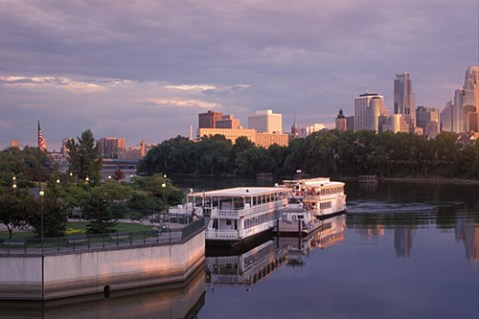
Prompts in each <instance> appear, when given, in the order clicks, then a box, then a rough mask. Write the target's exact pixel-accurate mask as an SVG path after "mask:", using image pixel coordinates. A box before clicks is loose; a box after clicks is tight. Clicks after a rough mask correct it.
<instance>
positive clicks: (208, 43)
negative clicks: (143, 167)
mask: <svg viewBox="0 0 479 319" xmlns="http://www.w3.org/2000/svg"><path fill="white" fill-rule="evenodd" d="M0 5H1V6H2V7H3V10H2V11H1V12H0V27H1V28H2V46H0V61H1V62H0V96H1V99H0V101H1V102H0V110H1V114H2V115H1V116H0V132H1V134H0V147H1V148H2V149H3V148H5V147H7V146H8V144H9V143H10V141H11V140H13V139H15V140H18V141H20V143H21V144H22V145H30V146H35V145H36V143H37V141H36V138H37V131H36V121H37V120H40V122H41V125H42V133H43V136H44V138H45V139H46V140H47V143H48V144H47V145H48V148H49V149H56V150H59V149H60V146H61V141H62V139H63V138H64V137H75V136H79V135H80V134H81V132H82V131H84V130H86V129H92V131H93V132H94V134H95V137H96V138H101V137H104V136H121V137H124V138H125V139H126V140H127V141H128V142H129V144H130V143H131V144H137V143H138V142H139V141H141V140H145V142H146V143H147V144H156V143H159V142H161V141H163V140H165V139H168V138H170V137H174V136H176V135H183V136H188V135H189V131H190V126H192V127H193V129H196V128H197V114H198V113H203V112H206V111H208V110H213V111H217V112H222V113H223V114H234V115H235V117H236V118H238V119H239V120H240V121H241V123H247V118H248V116H251V115H253V114H254V113H255V111H256V110H265V109H272V110H273V111H274V112H275V113H280V114H282V115H283V132H289V128H290V127H291V125H292V124H293V122H295V120H296V123H298V124H299V125H300V126H306V125H311V124H313V123H325V124H326V125H327V127H328V128H333V127H334V121H335V118H336V116H337V113H338V110H339V109H340V108H341V109H343V110H344V113H345V115H353V114H354V98H355V97H356V96H357V95H358V94H361V93H363V92H377V93H378V94H380V95H382V96H384V104H385V106H387V107H388V109H389V110H390V112H391V113H392V112H393V110H394V107H393V98H394V91H393V84H394V78H395V75H396V74H401V73H410V74H411V78H412V79H413V83H414V84H413V91H414V93H415V98H416V105H423V106H426V107H437V108H439V109H443V108H444V106H445V104H446V103H447V101H449V100H450V99H452V98H454V92H455V90H456V89H459V88H461V87H462V85H463V83H464V72H465V70H466V68H467V67H468V66H470V65H479V61H478V59H479V58H478V56H479V43H478V41H479V40H478V39H479V35H478V33H479V31H478V29H479V28H478V23H479V22H478V20H479V18H478V16H477V12H478V9H479V4H478V3H477V1H472V0H461V1H459V2H453V3H450V2H449V1H434V3H433V4H432V3H430V2H429V1H424V2H420V3H418V2H417V1H402V2H401V3H387V4H385V3H384V2H379V1H376V0H371V1H367V2H351V1H339V2H335V3H330V2H325V1H304V2H302V3H301V5H297V4H292V3H289V2H283V1H279V2H277V1H276V2H269V1H256V2H240V3H234V4H229V3H223V2H216V1H201V2H188V1H186V2H145V1H138V2H132V3H130V2H128V3H123V2H122V3H118V2H113V1H106V2H102V3H101V4H96V6H92V5H91V4H90V3H87V2H83V1H69V2H62V1H49V2H28V1H2V2H1V4H0ZM439 22H440V23H439Z"/></svg>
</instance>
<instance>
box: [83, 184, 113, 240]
mask: <svg viewBox="0 0 479 319" xmlns="http://www.w3.org/2000/svg"><path fill="white" fill-rule="evenodd" d="M82 211H83V213H84V215H85V217H86V219H87V220H88V225H87V232H88V233H90V234H103V233H111V232H113V231H114V226H115V221H114V219H113V209H112V201H111V199H110V198H109V197H108V195H107V194H106V193H105V192H104V190H103V189H100V188H99V187H95V188H92V189H91V190H89V192H88V195H87V197H86V199H85V200H84V201H83V203H82Z"/></svg>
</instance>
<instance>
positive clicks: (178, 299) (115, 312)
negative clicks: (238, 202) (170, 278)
mask: <svg viewBox="0 0 479 319" xmlns="http://www.w3.org/2000/svg"><path fill="white" fill-rule="evenodd" d="M204 303H205V274H204V269H203V267H199V268H198V270H197V271H196V272H195V274H193V275H192V276H191V277H190V278H189V279H188V280H187V281H186V282H184V283H183V284H176V285H162V286H156V287H147V288H145V287H139V288H138V289H130V290H125V291H118V292H114V293H113V292H112V293H111V296H110V297H109V298H105V297H104V296H103V295H101V296H98V295H95V296H83V297H76V298H67V299H58V300H52V301H45V302H43V303H42V302H37V301H35V302H26V301H0V309H1V310H0V318H48V319H56V318H62V319H64V318H89V319H95V318H115V319H121V318H138V319H150V318H195V317H196V316H197V314H198V313H199V311H200V309H201V308H202V307H203V305H204Z"/></svg>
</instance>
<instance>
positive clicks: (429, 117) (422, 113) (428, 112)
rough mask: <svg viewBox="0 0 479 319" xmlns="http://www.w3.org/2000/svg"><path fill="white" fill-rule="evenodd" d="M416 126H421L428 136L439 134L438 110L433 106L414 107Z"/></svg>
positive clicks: (432, 136)
mask: <svg viewBox="0 0 479 319" xmlns="http://www.w3.org/2000/svg"><path fill="white" fill-rule="evenodd" d="M416 127H419V128H422V130H423V134H424V135H426V136H427V137H428V138H435V137H436V135H437V134H439V110H438V109H437V108H435V107H424V106H418V107H417V108H416Z"/></svg>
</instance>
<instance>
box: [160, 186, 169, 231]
mask: <svg viewBox="0 0 479 319" xmlns="http://www.w3.org/2000/svg"><path fill="white" fill-rule="evenodd" d="M161 188H162V189H163V191H162V192H161V195H162V197H163V204H165V189H166V183H163V184H161ZM167 208H168V205H166V207H163V223H164V224H165V223H166V222H165V220H166V209H167Z"/></svg>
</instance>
